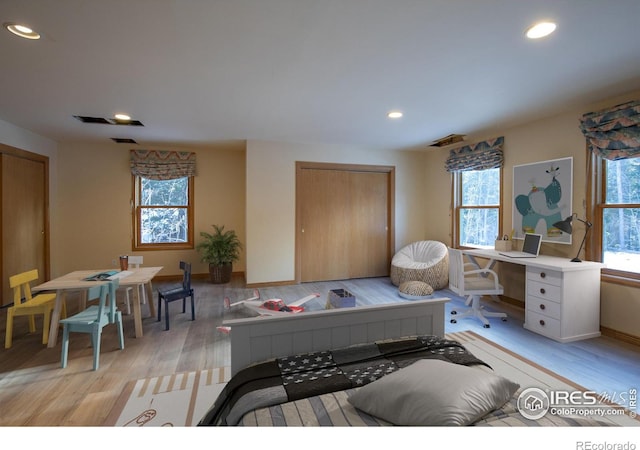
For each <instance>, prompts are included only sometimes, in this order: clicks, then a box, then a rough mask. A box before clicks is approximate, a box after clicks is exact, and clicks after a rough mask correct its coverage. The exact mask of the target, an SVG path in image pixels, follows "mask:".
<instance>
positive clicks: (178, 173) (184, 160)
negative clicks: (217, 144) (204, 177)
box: [130, 150, 196, 180]
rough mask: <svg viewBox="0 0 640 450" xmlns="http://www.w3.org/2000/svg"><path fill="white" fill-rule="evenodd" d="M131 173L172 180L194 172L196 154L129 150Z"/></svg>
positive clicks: (153, 178) (144, 176)
mask: <svg viewBox="0 0 640 450" xmlns="http://www.w3.org/2000/svg"><path fill="white" fill-rule="evenodd" d="M130 156H131V159H130V166H131V173H132V174H133V175H136V176H140V177H143V178H149V179H151V180H173V179H176V178H183V177H190V176H194V175H195V174H196V154H195V153H192V152H176V151H164V150H131V152H130Z"/></svg>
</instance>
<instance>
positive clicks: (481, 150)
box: [445, 136, 504, 172]
mask: <svg viewBox="0 0 640 450" xmlns="http://www.w3.org/2000/svg"><path fill="white" fill-rule="evenodd" d="M503 144H504V136H500V137H497V138H494V139H489V140H486V141H482V142H478V143H477V144H473V145H465V146H463V147H458V148H454V149H451V150H450V151H449V157H448V158H447V162H446V163H445V168H446V169H447V172H462V171H465V170H486V169H495V168H497V167H502V164H503V163H504V156H503V153H502V145H503Z"/></svg>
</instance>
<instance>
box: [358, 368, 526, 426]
mask: <svg viewBox="0 0 640 450" xmlns="http://www.w3.org/2000/svg"><path fill="white" fill-rule="evenodd" d="M519 387H520V386H519V385H518V384H516V383H514V382H512V381H510V380H508V379H506V378H503V377H501V376H499V375H495V374H493V373H488V372H485V371H482V370H478V369H476V368H473V367H467V366H463V365H460V364H454V363H450V362H446V361H442V360H436V359H423V360H420V361H417V362H415V363H413V364H411V365H410V366H408V367H405V368H403V369H400V370H398V371H397V372H394V373H392V374H389V375H386V376H384V377H382V378H380V379H378V380H377V381H374V382H373V383H370V384H367V385H365V386H363V387H361V388H358V389H357V390H356V391H355V392H354V393H353V394H352V395H351V396H349V402H350V403H351V404H352V405H353V406H355V407H356V408H358V409H360V410H362V411H364V412H366V413H368V414H370V415H372V416H376V417H379V418H380V419H383V420H386V421H387V422H391V423H393V424H394V425H419V426H420V425H422V426H424V425H436V426H441V425H469V424H472V423H473V422H475V421H476V420H478V419H480V418H481V417H482V416H484V415H485V414H487V413H489V412H491V411H493V410H494V409H498V408H500V407H501V406H503V405H504V404H505V403H506V402H507V401H508V400H509V399H510V398H511V396H512V395H513V393H514V392H515V391H516V390H517V389H518V388H519Z"/></svg>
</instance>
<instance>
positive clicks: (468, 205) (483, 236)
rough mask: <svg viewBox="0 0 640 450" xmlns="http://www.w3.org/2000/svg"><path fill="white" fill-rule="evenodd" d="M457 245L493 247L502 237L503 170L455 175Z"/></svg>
mask: <svg viewBox="0 0 640 450" xmlns="http://www.w3.org/2000/svg"><path fill="white" fill-rule="evenodd" d="M453 182H454V190H453V192H454V199H453V204H454V215H453V223H454V230H455V231H454V235H455V239H454V243H455V245H456V246H459V247H493V246H494V243H495V240H496V238H497V237H498V236H499V235H500V224H501V223H502V220H501V216H502V210H501V207H500V205H501V192H502V189H501V187H502V169H501V168H494V169H487V170H468V171H463V172H454V173H453Z"/></svg>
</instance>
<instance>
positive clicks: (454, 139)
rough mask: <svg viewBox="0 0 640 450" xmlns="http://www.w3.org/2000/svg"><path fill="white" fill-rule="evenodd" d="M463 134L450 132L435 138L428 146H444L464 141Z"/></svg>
mask: <svg viewBox="0 0 640 450" xmlns="http://www.w3.org/2000/svg"><path fill="white" fill-rule="evenodd" d="M465 136H466V134H450V135H449V136H445V137H443V138H440V139H436V140H435V141H433V144H431V145H430V147H445V146H447V145H451V144H457V143H458V142H462V141H464V137H465Z"/></svg>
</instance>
